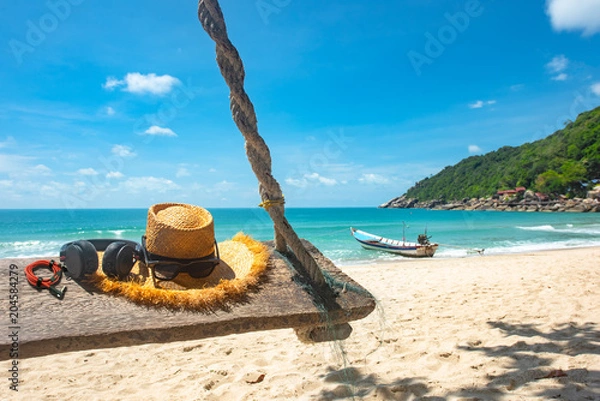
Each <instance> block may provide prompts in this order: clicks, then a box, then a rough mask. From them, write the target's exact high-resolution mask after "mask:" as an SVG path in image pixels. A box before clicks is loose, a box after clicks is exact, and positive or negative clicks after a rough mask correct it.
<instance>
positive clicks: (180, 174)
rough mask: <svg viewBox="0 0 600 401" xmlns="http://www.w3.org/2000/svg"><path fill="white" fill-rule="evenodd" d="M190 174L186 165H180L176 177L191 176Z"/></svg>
mask: <svg viewBox="0 0 600 401" xmlns="http://www.w3.org/2000/svg"><path fill="white" fill-rule="evenodd" d="M189 176H190V172H189V171H188V169H187V168H185V167H179V169H178V170H177V173H176V174H175V177H178V178H179V177H189Z"/></svg>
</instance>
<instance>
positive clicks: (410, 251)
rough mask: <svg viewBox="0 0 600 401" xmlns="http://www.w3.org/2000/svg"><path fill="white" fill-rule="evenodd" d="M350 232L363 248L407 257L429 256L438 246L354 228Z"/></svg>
mask: <svg viewBox="0 0 600 401" xmlns="http://www.w3.org/2000/svg"><path fill="white" fill-rule="evenodd" d="M351 232H352V236H353V237H354V239H355V240H357V241H358V242H359V243H360V245H361V246H362V247H363V248H365V249H369V250H374V251H385V252H390V253H394V254H397V255H402V256H406V257H409V258H428V257H429V258H430V257H432V256H433V255H434V254H435V251H436V250H437V248H438V244H429V245H421V244H417V243H410V242H403V241H398V240H393V239H389V238H384V237H379V236H377V235H373V234H369V233H367V232H365V231H361V230H357V229H354V228H351Z"/></svg>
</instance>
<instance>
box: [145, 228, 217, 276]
mask: <svg viewBox="0 0 600 401" xmlns="http://www.w3.org/2000/svg"><path fill="white" fill-rule="evenodd" d="M141 253H142V254H143V255H144V264H145V265H146V266H148V268H149V269H150V270H152V275H153V276H154V278H155V279H157V280H162V281H170V280H173V279H175V277H177V275H179V273H187V274H189V275H190V276H191V277H193V278H204V277H208V276H209V275H210V274H211V273H212V272H213V270H214V269H215V267H216V266H217V265H218V264H219V263H220V261H221V259H220V257H219V247H218V246H217V242H216V241H215V252H213V253H211V254H210V255H208V256H205V257H203V258H199V259H175V258H167V257H164V256H159V255H155V254H152V253H150V252H148V250H147V248H146V236H145V235H144V236H142V252H141ZM215 254H216V257H215Z"/></svg>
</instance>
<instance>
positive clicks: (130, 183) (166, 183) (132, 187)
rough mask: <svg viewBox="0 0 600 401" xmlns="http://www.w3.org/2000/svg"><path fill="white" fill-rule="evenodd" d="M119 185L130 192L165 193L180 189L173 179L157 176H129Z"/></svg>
mask: <svg viewBox="0 0 600 401" xmlns="http://www.w3.org/2000/svg"><path fill="white" fill-rule="evenodd" d="M119 186H120V188H122V189H124V190H125V191H127V192H130V193H139V192H147V193H151V192H158V193H165V192H168V191H173V190H176V189H181V187H180V186H179V185H177V184H175V183H174V182H173V181H171V180H169V179H166V178H159V177H131V178H129V179H127V180H126V181H123V182H121V184H120V185H119Z"/></svg>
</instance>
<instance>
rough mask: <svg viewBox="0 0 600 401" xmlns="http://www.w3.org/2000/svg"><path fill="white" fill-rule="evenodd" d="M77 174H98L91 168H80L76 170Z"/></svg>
mask: <svg viewBox="0 0 600 401" xmlns="http://www.w3.org/2000/svg"><path fill="white" fill-rule="evenodd" d="M77 174H79V175H98V172H97V171H96V170H94V169H93V168H91V167H90V168H80V169H79V170H77Z"/></svg>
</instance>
